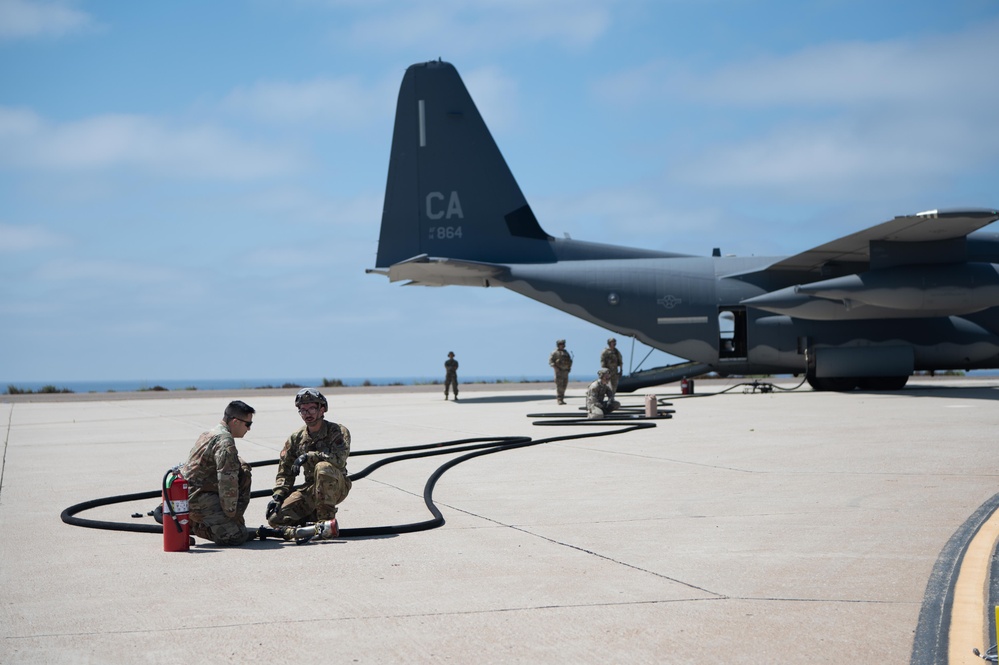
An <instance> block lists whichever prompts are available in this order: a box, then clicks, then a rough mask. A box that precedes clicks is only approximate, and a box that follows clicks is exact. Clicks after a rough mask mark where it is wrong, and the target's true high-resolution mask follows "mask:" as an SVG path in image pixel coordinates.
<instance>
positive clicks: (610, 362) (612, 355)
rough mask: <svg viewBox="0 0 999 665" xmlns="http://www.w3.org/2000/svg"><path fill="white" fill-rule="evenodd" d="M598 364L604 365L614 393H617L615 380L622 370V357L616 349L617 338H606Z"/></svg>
mask: <svg viewBox="0 0 999 665" xmlns="http://www.w3.org/2000/svg"><path fill="white" fill-rule="evenodd" d="M600 366H601V367H606V368H607V371H608V372H609V373H610V386H611V390H612V391H614V393H617V380H618V379H619V378H621V372H623V371H624V358H622V357H621V352H620V351H618V350H617V340H616V339H614V338H613V337H611V338H610V339H608V340H607V348H606V349H604V350H603V353H601V354H600Z"/></svg>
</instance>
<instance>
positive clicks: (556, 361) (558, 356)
mask: <svg viewBox="0 0 999 665" xmlns="http://www.w3.org/2000/svg"><path fill="white" fill-rule="evenodd" d="M548 364H549V365H550V366H552V367H554V368H555V399H557V400H558V403H559V404H565V387H566V386H567V385H569V370H571V369H572V356H571V355H569V352H568V351H566V350H565V340H564V339H560V340H558V341H557V342H555V350H554V351H552V354H551V355H550V356H548Z"/></svg>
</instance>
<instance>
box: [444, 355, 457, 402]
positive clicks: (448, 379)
mask: <svg viewBox="0 0 999 665" xmlns="http://www.w3.org/2000/svg"><path fill="white" fill-rule="evenodd" d="M449 386H450V387H451V388H452V389H453V390H454V401H455V402H457V401H458V361H457V360H455V359H454V351H448V352H447V360H445V361H444V399H447V389H448V387H449Z"/></svg>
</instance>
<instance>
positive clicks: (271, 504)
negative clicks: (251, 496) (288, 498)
mask: <svg viewBox="0 0 999 665" xmlns="http://www.w3.org/2000/svg"><path fill="white" fill-rule="evenodd" d="M283 502H284V497H283V496H281V495H280V494H275V495H274V496H272V497H271V500H270V501H268V502H267V512H266V513H265V514H264V517H265V518H269V517H270V516H271V515H273V514H274V513H276V512H277V511H279V510H281V504H282V503H283Z"/></svg>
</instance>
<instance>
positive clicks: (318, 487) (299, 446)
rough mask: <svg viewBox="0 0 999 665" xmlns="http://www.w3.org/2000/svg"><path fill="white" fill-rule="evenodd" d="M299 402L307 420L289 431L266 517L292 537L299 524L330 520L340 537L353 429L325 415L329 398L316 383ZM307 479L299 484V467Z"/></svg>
mask: <svg viewBox="0 0 999 665" xmlns="http://www.w3.org/2000/svg"><path fill="white" fill-rule="evenodd" d="M295 406H296V407H297V408H298V413H299V415H300V416H301V418H302V421H303V422H304V423H305V425H304V426H303V427H302V428H301V429H300V430H298V431H297V432H294V433H293V434H292V435H291V436H289V437H288V440H287V441H285V443H284V448H283V449H282V450H281V457H280V459H279V460H278V470H277V478H276V479H275V481H274V494H273V496H272V498H271V501H270V502H269V503H268V504H267V522H268V523H269V524H270V525H271V526H272V527H275V528H280V529H282V530H283V532H284V533H285V537H286V538H287V537H288V536H289V535H290V534H291V533H293V531H294V529H293V528H294V527H297V526H302V525H304V524H307V523H313V522H322V521H326V520H329V521H331V523H332V532H331V533H330V534H329V535H328V536H326V537H328V538H335V537H336V536H337V534H338V533H339V527H338V526H337V524H336V510H337V509H336V507H337V504H338V503H340V502H342V501H343V500H344V499H346V498H347V494H348V492H350V487H351V482H350V478H349V477H348V476H347V457H348V455H349V454H350V431H349V430H348V429H347V428H346V427H344V426H343V425H338V424H337V423H332V422H329V421H328V420H325V419H324V416H325V415H326V410H327V409H328V408H329V403H328V402H327V401H326V398H325V397H324V396H323V394H322V393H321V392H319V391H318V390H317V389H315V388H303V389H302V390H300V391H299V392H298V394H297V395H296V396H295ZM299 471H302V472H304V474H305V484H304V485H302V486H300V487H298V488H295V487H294V485H295V479H296V478H298V472H299Z"/></svg>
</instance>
